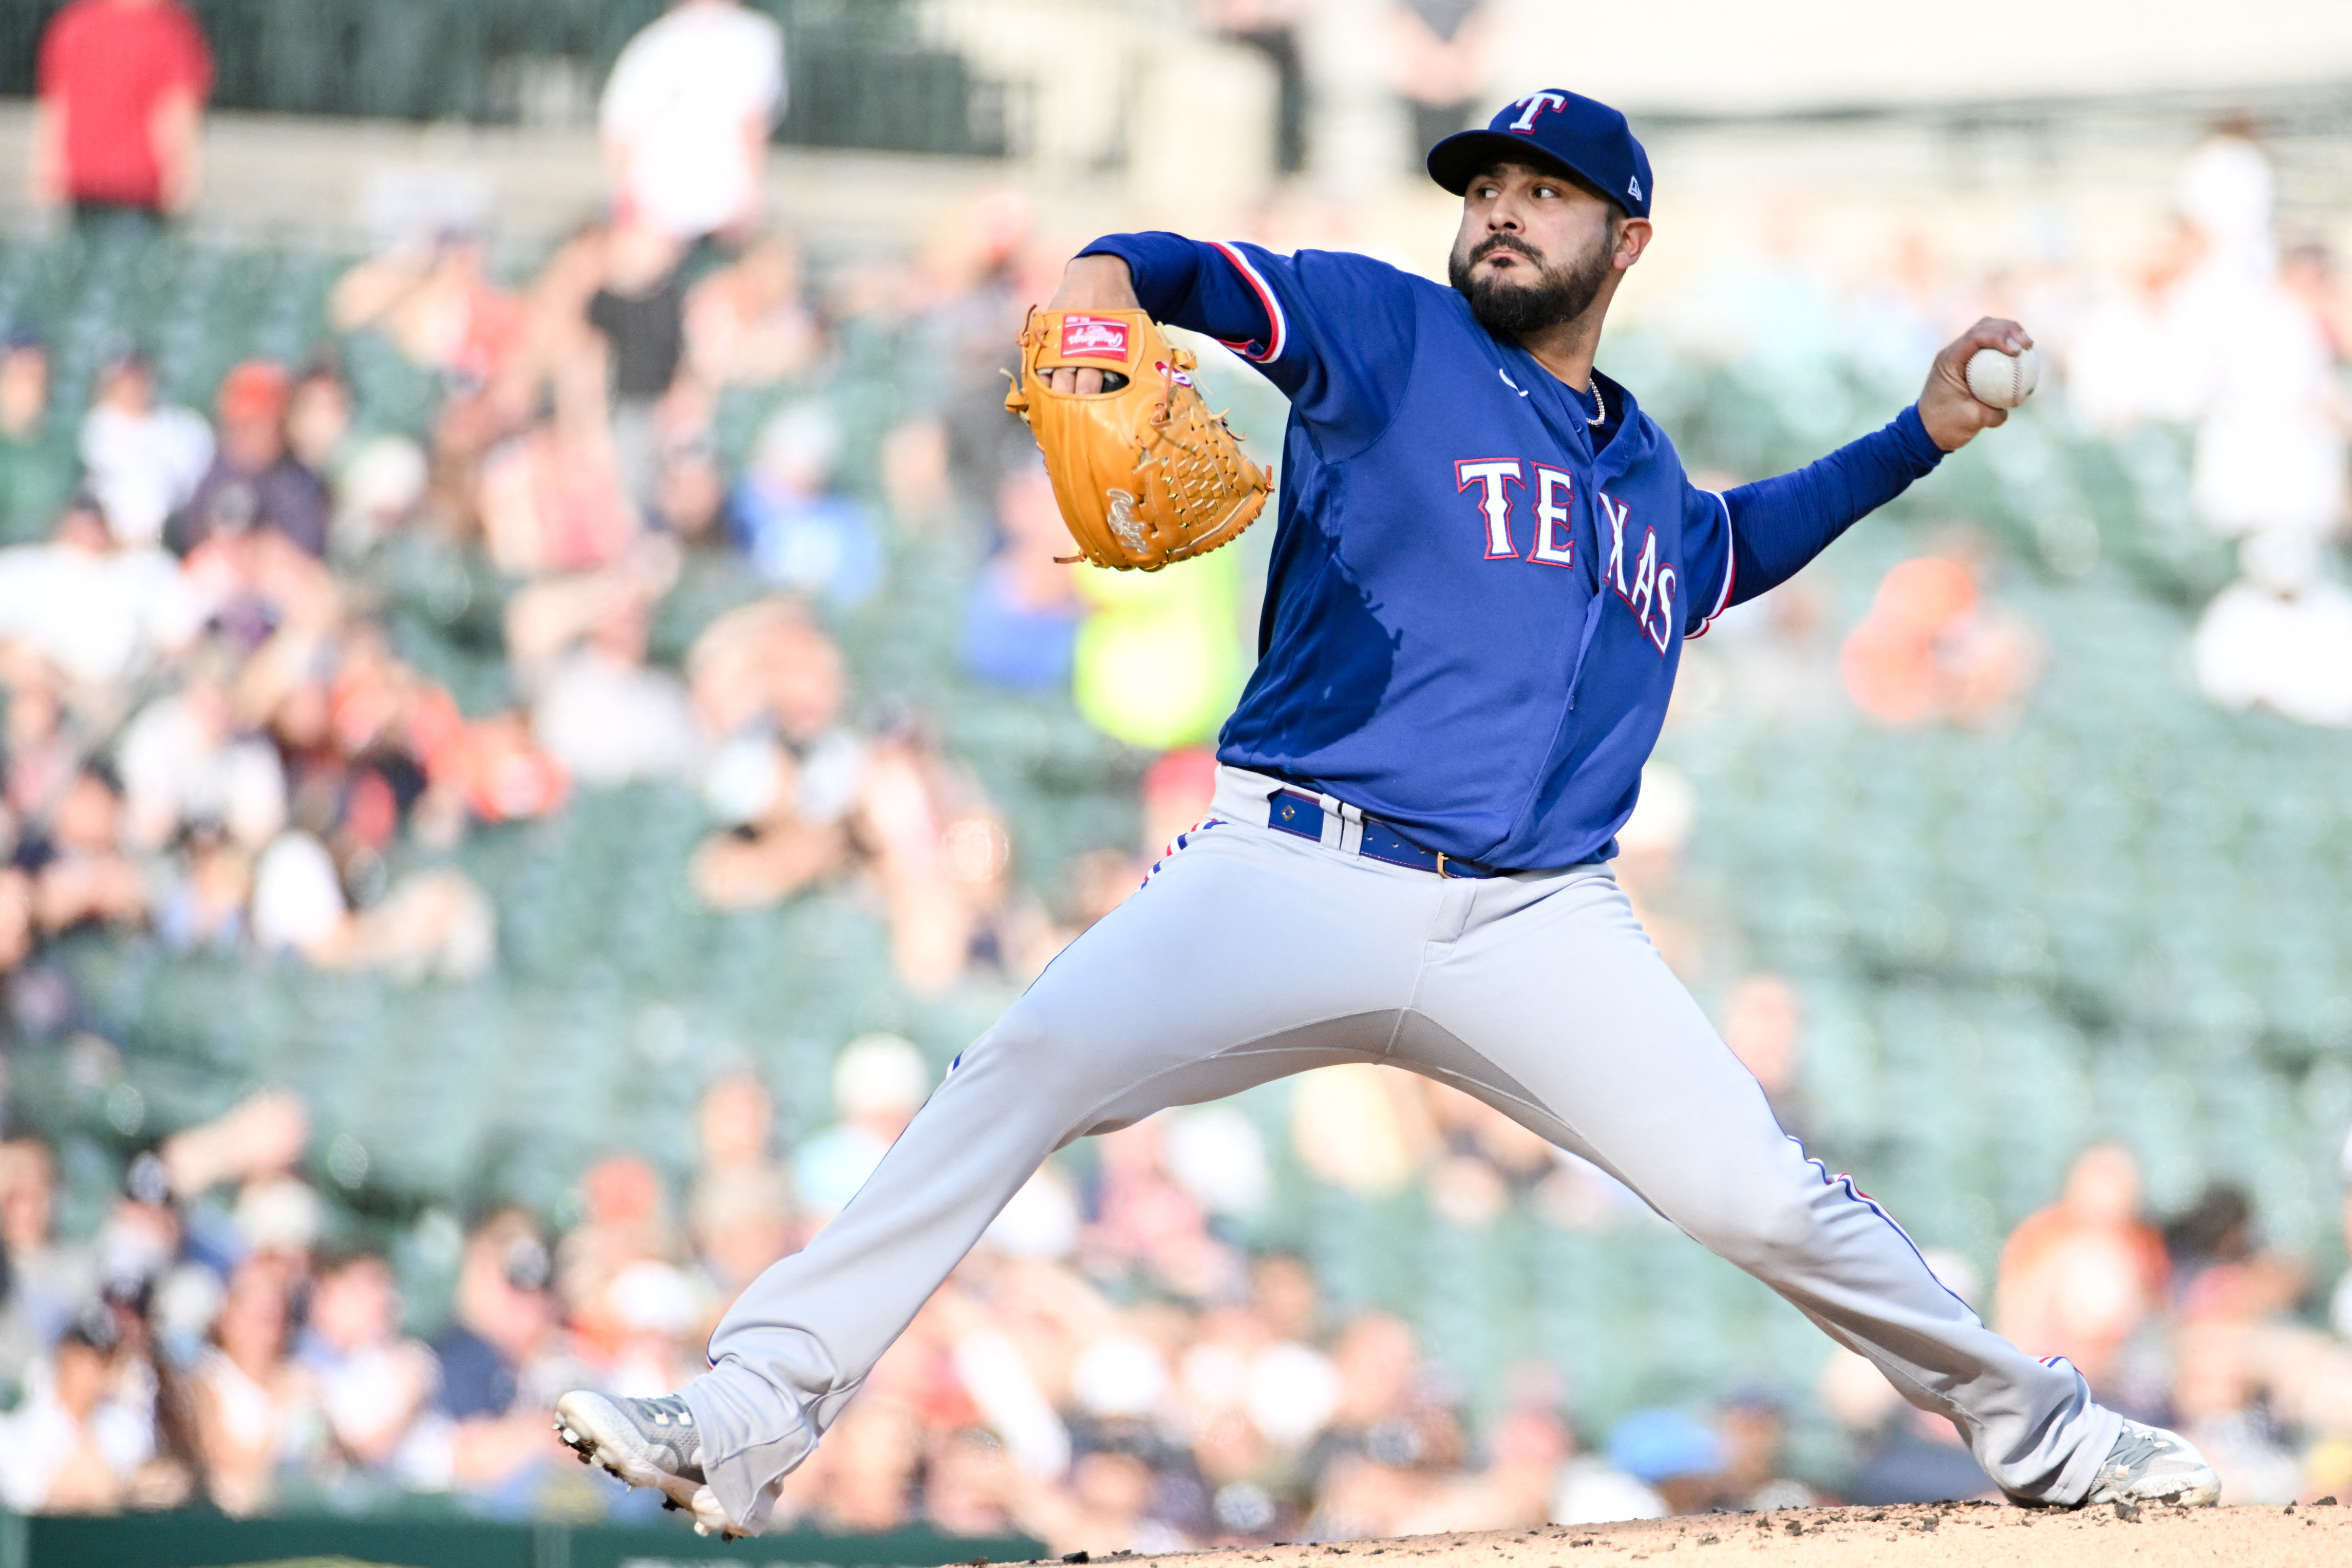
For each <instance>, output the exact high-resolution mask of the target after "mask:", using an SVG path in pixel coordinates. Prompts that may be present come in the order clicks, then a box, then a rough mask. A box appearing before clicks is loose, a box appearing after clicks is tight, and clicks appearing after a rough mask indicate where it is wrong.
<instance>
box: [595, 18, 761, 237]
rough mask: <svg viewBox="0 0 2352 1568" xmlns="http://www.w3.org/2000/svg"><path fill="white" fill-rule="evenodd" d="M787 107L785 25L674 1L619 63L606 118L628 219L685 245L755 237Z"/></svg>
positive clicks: (618, 192)
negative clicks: (707, 238) (776, 133)
mask: <svg viewBox="0 0 2352 1568" xmlns="http://www.w3.org/2000/svg"><path fill="white" fill-rule="evenodd" d="M783 102H784V34H783V29H782V27H780V26H777V25H776V23H775V21H774V19H773V18H772V17H769V16H761V14H760V13H758V12H756V11H753V10H751V9H750V8H749V7H747V6H744V5H740V4H739V3H738V0H673V3H672V5H670V8H669V10H668V12H667V15H665V16H662V17H661V18H660V19H659V20H657V21H655V22H653V23H651V24H650V25H648V26H646V28H645V29H644V30H643V31H642V32H640V33H638V34H637V36H636V37H634V38H631V39H630V40H629V42H628V45H627V47H625V48H624V49H622V51H621V55H620V58H618V59H616V60H615V61H614V62H613V74H612V76H611V78H609V79H608V80H607V81H606V82H605V84H604V101H603V102H602V104H601V105H600V106H599V108H598V111H597V124H598V128H599V130H600V131H601V132H602V133H603V137H604V157H605V164H606V168H607V169H608V171H609V172H610V174H611V177H612V182H613V192H614V202H615V206H616V212H615V215H616V217H617V218H618V220H619V221H620V222H621V223H622V224H623V225H643V226H645V227H646V228H649V229H652V230H654V231H656V232H657V233H659V234H662V235H667V236H668V237H670V238H672V239H678V240H694V239H699V238H701V237H702V236H703V235H713V234H717V235H742V234H745V233H747V232H749V230H750V229H751V227H752V225H754V224H755V223H756V222H757V221H758V219H759V216H760V202H761V178H762V176H763V173H764V172H765V169H766V163H767V148H768V132H769V131H770V130H771V129H772V127H773V126H774V124H775V122H776V117H777V116H778V115H779V114H781V113H782V110H783Z"/></svg>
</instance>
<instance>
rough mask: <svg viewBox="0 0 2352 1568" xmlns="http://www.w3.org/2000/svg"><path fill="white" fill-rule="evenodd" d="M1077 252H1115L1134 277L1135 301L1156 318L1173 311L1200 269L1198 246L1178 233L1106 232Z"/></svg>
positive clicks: (1188, 290) (1178, 306)
mask: <svg viewBox="0 0 2352 1568" xmlns="http://www.w3.org/2000/svg"><path fill="white" fill-rule="evenodd" d="M1078 254H1079V255H1080V256H1117V257H1118V258H1119V259H1120V260H1121V261H1123V262H1125V263H1127V270H1128V272H1129V275H1130V276H1131V277H1133V278H1134V280H1135V298H1136V302H1137V303H1138V304H1139V305H1141V306H1142V307H1143V308H1144V310H1145V312H1146V313H1147V314H1149V315H1150V317H1151V319H1153V320H1155V321H1165V320H1167V319H1169V317H1171V316H1172V315H1173V314H1175V312H1176V311H1177V309H1178V308H1180V307H1181V305H1182V304H1183V302H1184V300H1185V298H1187V297H1188V296H1190V295H1191V294H1192V286H1193V283H1194V282H1195V280H1196V279H1197V277H1198V276H1199V273H1200V267H1201V252H1200V247H1199V246H1195V245H1194V244H1193V243H1192V241H1191V240H1188V239H1186V238H1184V237H1183V236H1182V235H1172V234H1160V233H1158V232H1147V233H1144V234H1129V235H1103V236H1102V237H1101V238H1100V239H1098V240H1097V241H1095V242H1094V244H1092V245H1090V246H1087V248H1086V249H1084V250H1082V251H1080V252H1078Z"/></svg>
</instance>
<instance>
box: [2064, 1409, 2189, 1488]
mask: <svg viewBox="0 0 2352 1568" xmlns="http://www.w3.org/2000/svg"><path fill="white" fill-rule="evenodd" d="M2219 1501H2221V1477H2219V1476H2217V1475H2215V1474H2214V1473H2213V1467H2212V1466H2210V1465H2209V1464H2207V1463H2206V1462H2205V1456H2204V1455H2202V1454H2200V1453H2199V1452H2198V1451H2197V1449H2196V1448H2195V1447H2194V1446H2192V1445H2191V1444H2190V1443H2189V1439H2188V1438H2186V1437H2181V1436H2180V1435H2179V1433H2177V1432H2168V1431H2166V1430H2165V1429H2164V1428H2163V1427H2148V1426H2144V1425H2142V1424H2141V1423H2139V1422H2137V1421H2134V1420H2131V1419H2129V1418H2126V1420H2125V1422H2124V1429H2123V1431H2122V1432H2121V1433H2119V1434H2117V1436H2116V1446H2115V1447H2114V1448H2110V1449H2108V1450H2107V1457H2106V1460H2105V1463H2103V1464H2101V1465H2100V1466H2099V1473H2098V1474H2097V1475H2095V1476H2094V1477H2092V1478H2091V1490H2089V1491H2088V1492H2086V1493H2085V1494H2084V1498H2083V1503H2082V1506H2083V1507H2084V1508H2091V1507H2095V1506H2096V1505H2098V1504H2100V1503H2109V1502H2112V1503H2126V1504H2131V1505H2134V1506H2137V1505H2138V1504H2140V1503H2144V1502H2160V1503H2169V1504H2170V1505H2171V1506H2173V1507H2174V1508H2210V1507H2212V1506H2213V1505H2214V1504H2215V1503H2217V1502H2219Z"/></svg>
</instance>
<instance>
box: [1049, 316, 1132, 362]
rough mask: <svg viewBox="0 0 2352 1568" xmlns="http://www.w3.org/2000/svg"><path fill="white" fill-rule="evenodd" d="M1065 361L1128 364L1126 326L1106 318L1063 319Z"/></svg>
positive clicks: (1063, 352)
mask: <svg viewBox="0 0 2352 1568" xmlns="http://www.w3.org/2000/svg"><path fill="white" fill-rule="evenodd" d="M1062 357H1063V358H1064V359H1066V360H1117V361H1120V362H1121V363H1125V362H1126V360H1127V323H1126V322H1124V321H1121V320H1118V319H1116V318H1114V317H1108V316H1065V317H1063V318H1062Z"/></svg>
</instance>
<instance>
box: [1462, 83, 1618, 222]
mask: <svg viewBox="0 0 2352 1568" xmlns="http://www.w3.org/2000/svg"><path fill="white" fill-rule="evenodd" d="M1497 163H1535V164H1546V163H1549V164H1556V165H1558V166H1559V168H1560V169H1561V170H1562V171H1563V172H1567V173H1570V174H1573V175H1575V176H1576V177H1577V178H1578V179H1580V180H1582V181H1584V182H1585V183H1587V184H1589V185H1591V186H1592V188H1593V189H1595V190H1597V191H1599V192H1600V193H1601V194H1602V195H1604V196H1607V197H1608V198H1609V199H1610V200H1612V201H1613V202H1615V203H1616V204H1618V205H1619V206H1621V207H1622V208H1624V209H1625V211H1626V213H1627V214H1628V215H1630V216H1633V217H1637V218H1646V217H1648V216H1649V215H1650V155H1649V154H1648V153H1647V152H1643V151H1642V144H1641V143H1640V142H1639V141H1634V140H1633V128H1632V127H1630V126H1628V125H1627V124H1626V123H1625V117H1624V116H1623V115H1622V114H1620V113H1618V112H1617V111H1616V110H1613V109H1612V108H1610V107H1609V106H1608V105H1607V104H1605V103H1602V102H1601V101H1599V100H1598V99H1590V98H1586V97H1584V96H1582V95H1581V94H1579V93H1573V92H1570V91H1569V90H1568V89H1566V88H1559V87H1549V88H1546V89H1543V90H1542V91H1541V92H1531V93H1529V94H1528V96H1527V97H1525V98H1521V99H1512V100H1511V101H1510V102H1509V103H1507V104H1505V105H1504V106H1503V111H1502V112H1501V113H1500V114H1497V115H1496V116H1495V118H1494V119H1492V120H1488V121H1487V122H1486V130H1484V131H1458V132H1456V133H1455V134H1454V135H1452V136H1449V137H1447V138H1446V139H1445V140H1444V141H1441V142H1439V143H1438V144H1437V145H1436V146H1434V147H1433V148H1431V149H1430V150H1429V177H1430V178H1431V179H1433V180H1434V181H1436V182H1437V183H1439V184H1441V185H1443V186H1444V187H1445V189H1446V190H1448V191H1450V192H1452V193H1454V194H1455V195H1457V196H1458V195H1460V194H1462V193H1463V192H1465V190H1467V189H1469V187H1470V182H1471V180H1472V178H1473V177H1475V175H1476V174H1477V172H1479V171H1480V170H1481V169H1489V168H1492V167H1493V166H1494V165H1496V164H1497Z"/></svg>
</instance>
